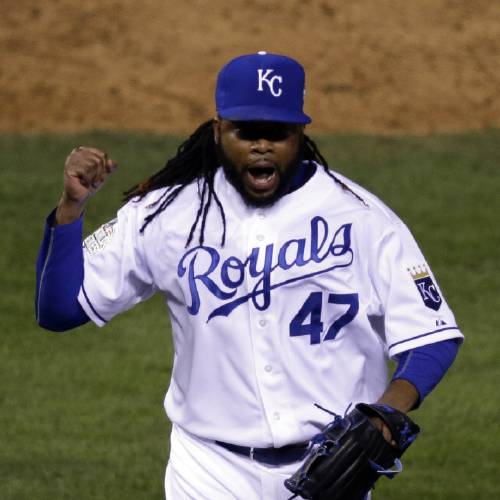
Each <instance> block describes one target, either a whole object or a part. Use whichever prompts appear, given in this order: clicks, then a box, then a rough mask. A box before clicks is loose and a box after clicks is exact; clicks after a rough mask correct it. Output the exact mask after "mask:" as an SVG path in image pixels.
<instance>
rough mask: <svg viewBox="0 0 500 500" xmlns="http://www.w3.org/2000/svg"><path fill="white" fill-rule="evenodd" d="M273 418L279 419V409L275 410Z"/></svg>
mask: <svg viewBox="0 0 500 500" xmlns="http://www.w3.org/2000/svg"><path fill="white" fill-rule="evenodd" d="M273 418H274V420H279V419H280V418H281V417H280V414H279V413H278V412H277V411H275V412H274V413H273Z"/></svg>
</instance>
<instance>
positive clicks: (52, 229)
mask: <svg viewBox="0 0 500 500" xmlns="http://www.w3.org/2000/svg"><path fill="white" fill-rule="evenodd" d="M53 243H54V228H53V227H51V228H50V239H49V248H48V249H47V257H46V258H45V262H44V263H43V268H42V273H41V274H40V285H39V287H38V301H37V307H36V319H37V321H39V319H40V301H41V296H42V286H43V278H44V277H45V271H46V270H47V265H48V263H49V259H50V256H51V253H52V247H53Z"/></svg>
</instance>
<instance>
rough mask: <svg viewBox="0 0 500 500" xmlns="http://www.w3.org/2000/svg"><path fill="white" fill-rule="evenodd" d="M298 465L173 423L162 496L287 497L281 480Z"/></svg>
mask: <svg viewBox="0 0 500 500" xmlns="http://www.w3.org/2000/svg"><path fill="white" fill-rule="evenodd" d="M299 466H300V462H294V463H291V464H287V465H280V466H273V465H266V464H261V463H259V462H256V461H253V460H250V458H248V457H244V456H242V455H239V454H237V453H233V452H231V451H228V450H226V449H225V448H223V447H222V446H219V445H218V444H216V443H214V442H213V441H209V440H205V439H200V438H198V437H196V436H193V435H192V434H189V433H188V432H186V431H184V430H183V429H181V428H180V427H179V426H177V425H173V427H172V434H171V439H170V459H169V461H168V465H167V471H166V473H165V496H166V499H167V500H287V499H289V498H290V497H291V496H292V493H291V492H290V491H288V490H287V489H286V488H285V486H284V485H283V481H284V480H285V479H287V478H288V477H290V476H291V475H292V474H293V473H294V472H295V471H296V470H297V469H298V467H299ZM369 498H370V497H369V496H368V497H367V499H366V500H368V499H369Z"/></svg>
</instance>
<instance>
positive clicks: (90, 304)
mask: <svg viewBox="0 0 500 500" xmlns="http://www.w3.org/2000/svg"><path fill="white" fill-rule="evenodd" d="M82 292H83V296H84V297H85V300H86V301H87V304H88V305H89V307H90V309H91V310H92V312H93V313H94V314H95V315H96V316H97V317H98V318H99V319H100V320H101V321H102V322H103V323H107V320H105V319H104V318H103V317H102V316H101V315H100V314H99V313H98V312H97V311H96V309H95V307H94V306H93V305H92V302H90V299H89V297H88V295H87V292H86V290H85V286H84V285H83V284H82Z"/></svg>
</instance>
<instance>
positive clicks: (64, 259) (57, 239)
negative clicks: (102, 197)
mask: <svg viewBox="0 0 500 500" xmlns="http://www.w3.org/2000/svg"><path fill="white" fill-rule="evenodd" d="M116 167H117V165H116V163H115V162H114V161H113V160H111V159H109V158H108V157H107V155H106V153H105V152H104V151H101V150H98V149H95V148H88V147H83V146H79V147H77V148H75V149H74V150H73V151H72V152H71V153H70V154H69V156H68V157H67V159H66V162H65V165H64V182H63V193H62V195H61V199H60V200H59V204H58V206H57V208H56V210H55V211H53V212H52V213H51V214H50V215H49V217H48V218H47V224H46V227H45V232H44V238H43V240H42V244H41V246H40V250H39V253H38V259H37V263H36V293H35V315H36V320H37V322H38V324H39V325H40V326H42V327H43V328H45V329H47V330H51V331H65V330H69V329H72V328H75V327H76V326H79V325H82V324H83V323H86V322H87V321H88V317H87V315H86V314H85V312H84V311H83V309H82V307H81V306H80V304H79V302H78V292H79V290H80V287H81V285H82V282H83V253H82V226H83V224H82V214H83V211H84V209H85V207H86V205H87V202H88V200H89V198H90V197H91V196H92V195H93V194H95V193H96V192H97V191H98V190H99V189H100V188H101V187H102V185H103V184H104V182H105V181H106V179H107V177H108V176H109V174H111V173H112V172H113V171H114V170H115V169H116Z"/></svg>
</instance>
